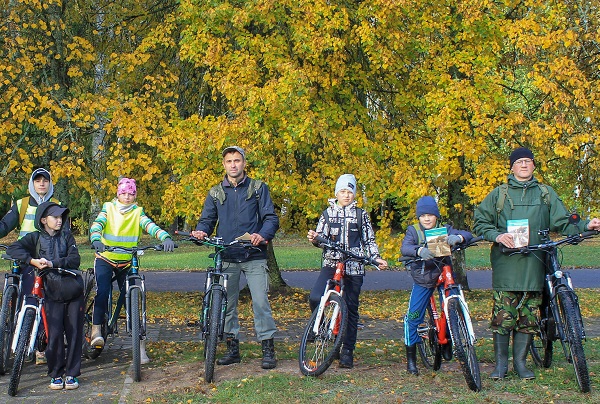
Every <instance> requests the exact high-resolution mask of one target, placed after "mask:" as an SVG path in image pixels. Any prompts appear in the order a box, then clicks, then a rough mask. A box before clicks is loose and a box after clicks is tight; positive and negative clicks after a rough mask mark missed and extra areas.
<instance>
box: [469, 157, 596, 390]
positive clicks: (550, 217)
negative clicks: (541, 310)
mask: <svg viewBox="0 0 600 404" xmlns="http://www.w3.org/2000/svg"><path fill="white" fill-rule="evenodd" d="M509 161H510V168H511V171H512V173H511V174H510V175H509V176H508V184H503V185H500V186H499V187H497V188H495V189H494V190H493V191H492V192H490V193H489V195H488V196H486V198H485V199H484V200H483V202H481V204H480V205H479V207H478V208H477V210H476V211H475V224H474V227H473V230H474V233H476V234H478V235H480V236H483V237H484V238H485V239H486V240H488V241H491V242H493V245H492V248H491V252H490V262H491V264H492V270H493V272H492V288H493V290H494V292H493V295H494V297H493V300H494V302H493V303H494V308H493V311H492V321H491V329H492V332H493V336H494V353H495V357H496V368H495V369H494V371H493V372H492V373H491V374H490V377H491V378H492V379H496V380H499V379H503V378H504V377H505V376H506V373H507V371H508V346H509V339H510V334H511V333H513V367H514V369H515V371H516V372H517V373H518V375H519V377H520V378H522V379H533V378H535V374H534V373H533V372H532V371H530V370H529V369H527V368H526V366H525V360H526V358H527V352H528V348H529V344H530V343H531V336H532V334H535V333H536V332H537V312H538V307H539V305H540V304H541V301H542V291H543V287H544V275H545V269H544V260H543V256H542V255H543V253H541V252H533V253H531V254H528V255H523V254H515V255H506V254H503V253H502V252H501V250H500V249H501V245H504V246H506V247H508V248H515V247H519V246H521V245H519V244H515V242H519V240H517V239H516V238H515V236H514V235H513V232H509V228H508V227H509V226H510V227H511V228H512V227H513V225H514V226H515V227H517V226H519V227H521V229H522V230H524V234H527V233H528V236H526V237H525V240H524V245H527V244H529V245H533V244H539V243H540V242H541V240H540V235H539V234H538V231H540V230H544V229H550V231H552V232H557V233H560V234H575V233H578V232H582V231H585V230H600V219H597V218H594V219H591V220H581V221H580V222H579V223H578V224H577V226H573V225H570V224H569V221H568V220H569V211H568V210H567V208H566V207H565V205H564V204H563V202H562V200H561V199H560V197H559V196H558V195H557V193H556V192H555V191H554V190H553V189H552V188H551V187H549V186H547V185H544V184H540V183H539V182H538V181H537V180H536V179H535V177H534V176H533V170H534V169H535V160H534V156H533V153H532V152H531V150H529V149H527V148H524V147H519V148H517V149H515V150H514V151H513V152H512V153H511V155H510V159H509ZM510 230H512V229H510ZM527 237H528V238H527ZM520 241H521V242H523V240H520ZM540 258H541V259H540Z"/></svg>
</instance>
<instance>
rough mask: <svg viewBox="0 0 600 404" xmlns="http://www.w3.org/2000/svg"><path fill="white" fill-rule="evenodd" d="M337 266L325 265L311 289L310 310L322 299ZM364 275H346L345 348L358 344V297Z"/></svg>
mask: <svg viewBox="0 0 600 404" xmlns="http://www.w3.org/2000/svg"><path fill="white" fill-rule="evenodd" d="M334 273H335V268H331V267H323V268H321V273H320V274H319V277H318V278H317V281H316V282H315V285H314V286H313V288H312V289H311V291H310V297H309V304H310V310H311V311H314V310H315V308H317V306H318V305H319V302H320V301H321V296H323V292H324V291H325V285H327V281H328V280H329V279H331V278H333V274H334ZM363 280H364V277H363V276H362V275H345V276H344V295H343V296H344V300H345V301H346V306H348V328H346V338H345V339H344V348H345V349H349V350H354V346H355V345H356V334H357V331H358V327H357V324H358V305H359V301H358V297H359V296H360V289H361V287H362V284H363Z"/></svg>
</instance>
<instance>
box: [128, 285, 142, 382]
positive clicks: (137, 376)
mask: <svg viewBox="0 0 600 404" xmlns="http://www.w3.org/2000/svg"><path fill="white" fill-rule="evenodd" d="M141 295H142V291H141V290H140V289H139V288H131V290H130V291H129V299H130V303H129V304H130V307H129V309H130V312H129V315H130V319H131V350H132V357H133V359H132V360H133V380H134V381H136V382H139V381H140V380H142V358H141V352H140V342H141V340H142V335H141V326H140V324H141V323H142V318H141V314H140V313H141V304H142V296H141Z"/></svg>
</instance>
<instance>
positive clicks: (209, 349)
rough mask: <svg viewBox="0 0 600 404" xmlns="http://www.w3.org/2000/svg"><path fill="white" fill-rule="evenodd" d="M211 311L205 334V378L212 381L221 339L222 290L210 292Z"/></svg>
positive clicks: (208, 381)
mask: <svg viewBox="0 0 600 404" xmlns="http://www.w3.org/2000/svg"><path fill="white" fill-rule="evenodd" d="M209 299H210V300H209V301H210V311H209V317H208V324H205V327H206V328H205V331H206V332H205V334H204V380H205V381H206V382H207V383H211V382H212V381H213V380H214V375H215V360H216V356H217V343H218V339H219V326H220V325H221V313H222V311H221V310H222V307H221V305H222V303H223V295H222V293H221V291H220V290H215V289H213V290H212V291H211V292H210V297H209Z"/></svg>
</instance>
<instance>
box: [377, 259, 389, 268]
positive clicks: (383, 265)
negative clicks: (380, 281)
mask: <svg viewBox="0 0 600 404" xmlns="http://www.w3.org/2000/svg"><path fill="white" fill-rule="evenodd" d="M375 261H377V263H378V264H379V265H377V268H379V269H386V268H387V267H388V263H387V261H386V260H384V259H382V258H377V259H376V260H375Z"/></svg>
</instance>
